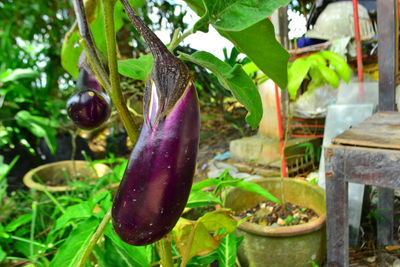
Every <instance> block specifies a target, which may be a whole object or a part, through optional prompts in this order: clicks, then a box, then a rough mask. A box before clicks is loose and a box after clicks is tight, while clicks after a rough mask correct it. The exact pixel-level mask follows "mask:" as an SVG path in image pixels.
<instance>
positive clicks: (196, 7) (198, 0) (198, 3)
mask: <svg viewBox="0 0 400 267" xmlns="http://www.w3.org/2000/svg"><path fill="white" fill-rule="evenodd" d="M183 1H185V3H186V4H187V5H188V6H189V7H190V9H191V10H193V11H194V12H196V14H197V15H199V16H200V17H202V16H203V15H204V13H205V12H206V11H205V8H204V4H203V1H202V0H183Z"/></svg>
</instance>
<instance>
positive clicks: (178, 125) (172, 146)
mask: <svg viewBox="0 0 400 267" xmlns="http://www.w3.org/2000/svg"><path fill="white" fill-rule="evenodd" d="M155 92H156V91H155V90H154V89H153V91H152V92H151V101H150V107H149V110H148V111H147V113H146V114H145V123H144V124H143V127H142V130H141V133H140V136H139V139H138V141H137V143H136V146H135V148H134V150H133V152H132V154H131V157H130V160H129V165H128V167H127V169H126V171H125V174H124V177H123V180H122V182H121V185H120V187H119V190H118V192H117V194H116V196H115V198H114V203H113V208H112V217H113V225H114V229H115V231H116V232H117V234H118V235H119V236H120V237H121V239H122V240H123V241H125V242H127V243H129V244H132V245H135V246H140V245H146V244H150V243H153V242H155V241H157V240H159V239H161V238H162V237H163V236H165V235H166V234H167V233H168V232H170V231H171V230H172V228H173V227H174V226H175V224H176V222H177V221H178V219H179V217H180V215H181V213H182V211H183V209H184V208H185V205H186V202H187V200H188V197H189V193H190V188H191V185H192V179H193V175H194V170H195V164H196V155H197V149H198V140H199V130H200V118H199V116H200V115H199V105H198V99H197V93H196V90H195V88H194V86H193V85H191V83H190V85H189V86H188V87H187V89H186V90H185V92H184V93H183V95H182V97H181V98H180V99H178V101H177V102H176V104H175V106H174V107H173V108H172V110H171V111H170V112H169V113H168V114H167V115H166V117H164V118H162V119H160V120H159V121H158V122H157V121H155V118H156V116H155V114H156V113H157V109H158V108H159V104H158V103H157V101H156V99H157V95H156V93H155Z"/></svg>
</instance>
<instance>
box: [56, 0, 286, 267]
mask: <svg viewBox="0 0 400 267" xmlns="http://www.w3.org/2000/svg"><path fill="white" fill-rule="evenodd" d="M131 2H134V1H131V0H130V1H128V0H121V1H120V2H117V1H116V0H103V1H102V5H101V10H100V11H101V12H100V13H99V14H100V15H99V16H97V18H94V19H92V17H90V16H91V14H93V10H88V9H89V8H92V9H93V5H94V6H95V8H96V10H97V7H98V5H96V3H95V2H94V1H88V2H87V4H86V6H85V5H84V4H83V1H82V0H74V1H73V3H74V11H75V14H76V17H77V25H78V29H79V34H80V37H81V38H80V41H79V42H80V44H81V48H80V49H81V50H80V51H82V49H84V51H85V54H86V55H87V62H88V63H89V65H90V67H91V69H92V70H93V73H94V75H95V78H96V80H97V81H98V83H99V84H100V86H101V87H102V88H104V90H105V92H106V93H107V94H108V95H109V96H110V98H111V102H112V103H113V105H114V106H115V107H116V109H117V112H118V114H119V117H120V119H121V121H122V122H123V124H124V126H125V128H126V131H127V133H128V136H129V138H130V139H131V141H132V142H133V143H135V147H134V149H133V151H132V153H131V156H130V158H129V163H128V166H127V168H126V170H125V173H124V175H123V179H122V181H121V184H120V187H119V189H118V191H117V193H116V195H115V198H114V201H113V206H112V210H111V211H108V212H107V213H106V214H105V216H104V218H103V220H102V222H101V223H100V224H99V226H98V228H97V230H96V231H95V232H94V233H93V235H92V236H91V237H90V240H89V241H88V242H87V248H85V249H84V251H83V252H82V253H81V254H80V255H79V259H78V260H77V261H76V262H75V263H76V265H77V266H84V264H85V261H86V259H87V258H88V256H89V255H90V254H91V251H92V250H93V249H94V247H95V245H96V243H97V241H98V239H99V238H100V236H102V234H103V232H104V231H107V230H106V229H108V228H107V227H108V225H109V224H108V223H109V221H110V219H111V218H112V224H113V227H114V230H115V232H116V233H117V234H118V235H119V237H120V238H121V239H122V240H124V241H125V242H127V243H129V244H132V245H135V246H139V245H149V244H151V243H153V242H155V241H157V240H160V239H161V240H160V241H159V242H158V247H159V254H160V257H161V264H162V265H163V266H173V262H172V258H171V242H170V239H169V238H168V233H169V232H170V231H171V230H172V229H173V228H174V226H175V224H176V223H177V222H178V220H179V219H180V216H181V214H182V211H183V209H184V208H185V206H186V203H187V201H188V198H189V193H190V190H191V185H192V178H193V175H194V170H195V164H196V154H197V149H198V141H199V131H200V117H199V116H200V114H199V113H200V111H199V103H198V98H197V93H196V89H195V87H194V86H193V83H192V77H191V76H190V72H189V70H188V68H187V66H186V65H185V64H184V63H183V61H182V60H187V61H191V62H193V63H195V64H198V65H200V66H202V67H204V68H207V69H208V70H210V71H211V72H213V74H215V76H216V77H217V78H218V80H219V82H220V83H221V84H222V86H224V87H225V88H226V89H228V90H230V91H231V92H232V94H233V96H235V97H236V99H237V100H238V101H239V102H241V103H242V104H243V105H244V106H245V107H246V109H247V110H248V114H247V116H246V122H247V123H248V124H249V125H250V126H251V127H253V128H255V127H257V125H258V123H259V121H260V119H261V116H262V105H261V99H260V96H259V94H258V91H257V88H256V86H255V85H254V83H253V82H252V80H251V78H250V77H249V76H248V75H247V74H246V73H245V72H244V70H243V69H242V66H241V65H240V64H235V65H234V66H230V65H229V64H227V63H224V62H223V61H221V60H220V59H218V58H217V57H215V56H214V55H212V54H210V53H208V52H204V51H198V52H195V53H193V54H191V55H189V54H184V53H179V55H178V56H179V58H178V56H177V55H176V54H175V53H174V49H175V48H176V47H177V46H178V45H179V44H180V43H181V42H182V41H183V40H184V39H185V38H186V37H188V36H189V35H192V34H195V33H196V32H197V31H205V32H207V31H208V27H209V26H210V25H211V26H213V27H214V28H216V29H217V30H218V31H219V33H220V34H221V35H222V36H224V37H225V38H227V39H229V40H230V41H232V43H234V44H235V45H236V47H237V48H238V49H239V51H240V52H242V53H245V54H246V55H247V56H248V57H249V58H251V59H252V60H253V62H255V64H257V65H258V66H259V68H260V69H261V70H263V71H264V72H265V73H266V74H267V75H268V76H269V77H271V78H272V79H274V81H276V83H277V84H279V85H280V86H281V87H282V88H284V87H285V86H286V82H287V73H286V71H281V70H286V67H287V60H288V54H287V52H286V51H285V50H284V49H283V48H282V47H281V46H280V45H279V43H278V42H277V41H276V40H275V34H274V29H273V26H272V23H271V22H270V21H269V20H268V19H265V18H266V17H268V16H269V15H271V14H272V12H273V11H274V10H275V9H277V8H279V7H281V6H284V5H286V4H287V3H288V2H289V1H288V0H271V1H265V2H261V3H255V2H254V1H241V2H238V1H234V0H229V1H223V0H217V1H215V0H203V1H200V0H187V1H186V2H187V4H188V5H189V7H191V8H192V9H193V10H194V11H195V12H196V13H198V14H199V15H200V16H201V18H200V20H198V21H197V22H196V23H195V24H194V26H193V28H192V29H190V30H188V31H186V32H183V33H181V32H180V31H179V29H177V30H176V31H175V32H174V34H173V38H172V40H171V42H170V44H169V45H168V47H167V46H165V45H164V44H163V43H162V42H161V40H160V39H159V38H158V37H157V35H156V34H154V33H153V32H152V31H151V30H150V29H149V28H148V27H147V26H146V24H145V23H144V22H143V21H142V20H141V19H140V18H139V16H138V15H136V13H135V10H134V9H133V8H132V6H131ZM120 4H122V6H123V9H124V10H125V13H126V14H127V16H128V18H129V20H130V21H131V22H132V24H133V25H134V26H135V28H136V29H137V30H138V32H140V33H141V35H142V37H143V38H144V40H145V42H146V43H147V45H148V47H149V49H150V51H151V55H143V56H141V57H140V58H136V59H127V60H121V61H118V59H117V46H116V28H117V27H116V23H115V20H116V18H117V17H118V16H119V15H118V10H121V9H120ZM117 7H118V8H117ZM85 8H86V9H85ZM255 10H256V11H257V12H254V11H255ZM238 12H239V13H238ZM116 14H117V15H116ZM98 18H102V19H104V21H103V23H104V32H101V33H98V34H100V35H101V34H104V38H103V39H102V40H105V43H106V50H105V51H102V50H101V49H99V48H98V47H99V42H96V41H95V39H99V37H98V36H94V35H93V32H92V30H91V29H92V28H93V27H92V26H93V25H92V24H93V23H94V21H93V20H96V19H98ZM89 21H90V22H91V23H92V24H91V23H89ZM117 29H118V28H117ZM74 31H76V28H73V29H72V30H71V31H70V32H69V35H68V36H67V38H66V40H65V42H64V44H65V46H64V47H63V52H64V53H63V57H65V56H66V55H68V51H69V50H70V49H72V47H71V43H72V44H73V48H76V47H75V46H76V43H73V42H71V41H70V40H69V39H68V38H71V36H74ZM75 36H76V35H75ZM100 39H101V38H100ZM255 44H257V45H256V46H255ZM263 46H264V47H263ZM267 48H268V49H267ZM66 51H67V52H66ZM76 52H78V50H76V49H75V50H74V53H76ZM103 53H106V57H105V56H104V55H103ZM75 58H76V57H75ZM105 58H107V59H106V60H105V61H104V59H105ZM71 59H73V58H71ZM266 62H269V63H268V64H266ZM144 63H146V64H144ZM69 65H71V64H69ZM137 68H140V69H141V72H140V73H141V75H140V78H141V79H145V80H146V88H145V91H144V122H143V125H142V127H141V130H140V132H139V130H138V129H139V127H138V126H137V125H136V123H135V122H134V120H133V118H132V116H131V114H130V112H129V110H128V109H127V106H126V104H125V100H124V96H123V94H122V92H121V88H120V82H119V75H120V74H122V75H124V76H127V77H129V78H133V79H136V78H139V77H137V76H138V75H137V72H135V71H132V69H137ZM143 73H145V75H143ZM96 97H97V96H96ZM93 99H95V101H94V102H96V103H92V104H94V105H95V106H96V105H98V104H99V102H101V101H97V99H98V98H93ZM76 103H77V104H78V105H77V107H78V109H77V110H79V108H81V105H79V101H76ZM71 107H72V106H71ZM83 107H86V104H85V105H83ZM104 110H107V107H106V106H105V107H103V108H100V109H99V111H104ZM70 113H71V114H70V115H71V116H72V117H73V116H74V113H75V111H74V110H73V109H72V108H71V112H70ZM105 113H107V112H105ZM94 117H96V116H94ZM77 121H79V119H78V120H77ZM237 184H243V183H239V182H238V183H237ZM208 217H210V218H214V217H215V218H214V220H215V219H216V220H219V219H220V220H221V221H226V222H227V223H226V224H217V225H214V226H215V227H217V228H215V229H214V228H213V227H211V228H209V227H205V228H204V229H203V230H204V231H206V232H214V231H216V232H218V233H221V231H223V230H224V229H225V233H223V234H221V235H219V238H223V237H224V236H225V235H226V234H228V233H230V232H232V231H233V230H234V229H235V226H236V224H237V223H236V222H234V221H232V220H233V219H232V218H231V217H230V214H229V211H226V210H222V211H217V212H215V213H212V214H211V215H207V218H208ZM218 218H219V219H218ZM203 220H204V221H202V224H203V225H205V226H210V224H209V223H208V221H207V220H208V219H203ZM224 225H230V226H229V227H228V229H226V228H224ZM186 226H187V225H186ZM186 226H184V227H183V228H182V229H181V230H182V231H179V233H180V234H182V235H183V236H185V235H186V234H188V233H191V231H192V230H190V229H191V228H190V226H187V227H186ZM188 227H189V228H188ZM199 227H200V226H199ZM193 229H197V226H195V227H194V228H193ZM189 240H190V239H189ZM192 241H193V240H192ZM192 241H190V242H192ZM190 242H189V243H190ZM189 243H188V244H187V246H188V247H189V248H191V245H190V244H189ZM183 251H184V255H182V258H183V259H184V260H182V262H181V266H185V265H186V263H187V260H188V259H189V258H190V257H191V256H193V255H196V254H193V255H192V252H191V250H183Z"/></svg>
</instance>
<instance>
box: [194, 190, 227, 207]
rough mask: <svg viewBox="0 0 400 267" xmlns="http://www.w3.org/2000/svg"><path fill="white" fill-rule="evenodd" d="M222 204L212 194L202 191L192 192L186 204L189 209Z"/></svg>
mask: <svg viewBox="0 0 400 267" xmlns="http://www.w3.org/2000/svg"><path fill="white" fill-rule="evenodd" d="M216 204H221V201H220V200H219V199H218V198H217V197H216V196H214V195H213V194H212V193H210V192H206V191H202V190H192V191H191V192H190V195H189V200H188V202H187V204H186V207H188V208H195V207H207V206H215V205H216Z"/></svg>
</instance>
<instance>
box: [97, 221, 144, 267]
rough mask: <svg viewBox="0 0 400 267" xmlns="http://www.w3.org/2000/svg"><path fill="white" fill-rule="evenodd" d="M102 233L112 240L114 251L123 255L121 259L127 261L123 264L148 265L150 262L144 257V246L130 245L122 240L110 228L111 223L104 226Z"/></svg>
mask: <svg viewBox="0 0 400 267" xmlns="http://www.w3.org/2000/svg"><path fill="white" fill-rule="evenodd" d="M104 235H105V236H107V237H108V238H109V239H110V241H112V243H113V245H114V248H115V249H116V252H117V253H118V254H119V255H120V256H121V257H124V259H123V261H124V262H125V263H129V265H128V264H127V265H125V266H138V267H142V266H149V265H150V263H149V262H148V261H147V257H146V246H131V245H129V244H127V243H125V242H123V241H122V240H121V239H120V238H119V237H118V236H117V235H116V234H115V232H114V230H113V229H112V226H111V224H109V225H108V226H107V227H106V230H105V231H104Z"/></svg>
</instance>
